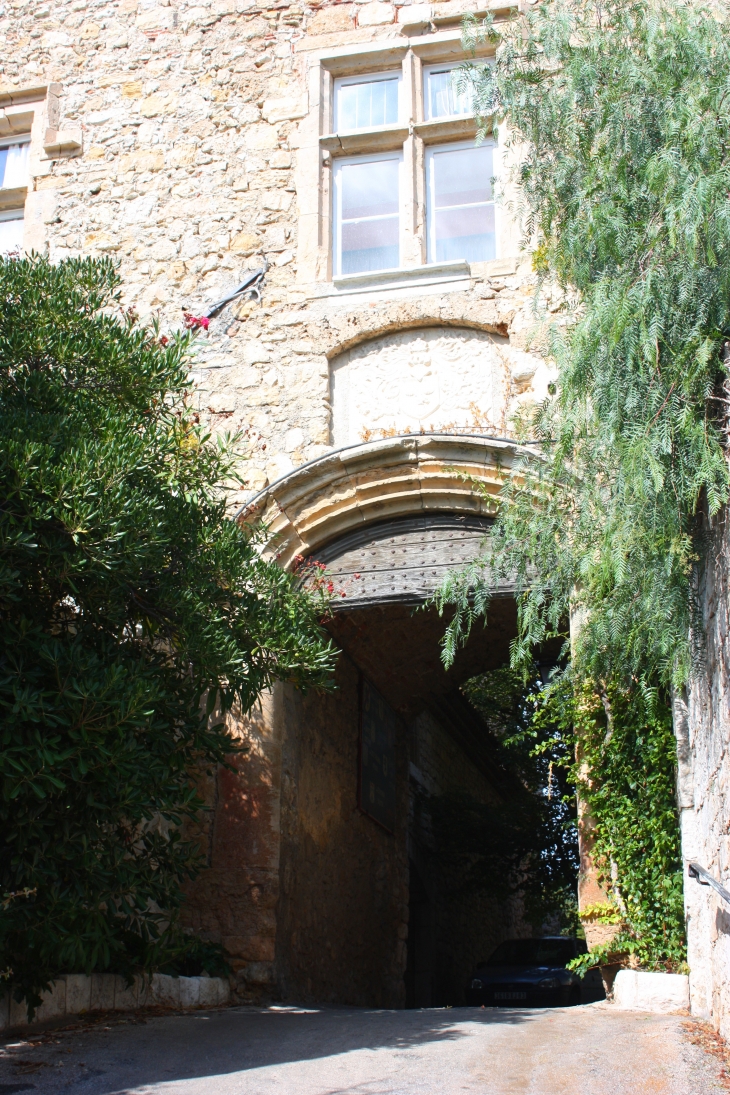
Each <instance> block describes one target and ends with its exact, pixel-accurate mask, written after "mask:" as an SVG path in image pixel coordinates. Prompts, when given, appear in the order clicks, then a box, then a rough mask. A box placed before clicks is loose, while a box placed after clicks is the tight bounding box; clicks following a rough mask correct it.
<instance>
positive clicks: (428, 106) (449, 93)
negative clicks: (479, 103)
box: [423, 64, 474, 121]
mask: <svg viewBox="0 0 730 1095" xmlns="http://www.w3.org/2000/svg"><path fill="white" fill-rule="evenodd" d="M458 67H459V66H458V64H443V65H428V66H427V67H426V68H424V70H423V102H424V107H425V114H426V120H427V121H431V120H432V119H434V118H454V117H458V116H459V115H464V114H467V115H468V114H473V113H474V103H473V95H472V91H471V88H470V87H464V88H457V86H456V80H455V77H454V73H455V71H456V69H457V68H458Z"/></svg>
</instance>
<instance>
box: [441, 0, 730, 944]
mask: <svg viewBox="0 0 730 1095" xmlns="http://www.w3.org/2000/svg"><path fill="white" fill-rule="evenodd" d="M497 32H498V33H497ZM464 37H465V43H466V45H467V46H473V45H474V43H475V42H476V41H477V40H478V39H480V38H481V39H485V38H486V39H493V40H495V41H496V42H498V46H497V52H496V59H495V63H494V64H493V65H490V66H488V67H482V68H477V67H476V66H475V67H473V68H472V69H471V70H470V71H468V72H465V73H464V75H463V77H462V78H463V79H465V80H468V81H469V82H471V84H472V86H473V87H474V90H475V95H476V101H477V109H478V113H479V115H480V118H481V135H482V136H484V135H485V134H486V132H487V131H488V129H489V126H490V122H489V119H490V118H491V117H497V118H498V119H499V124H500V126H502V128H503V136H502V138H501V139H503V140H504V141H505V143H506V144H508V145H510V146H511V147H512V150H513V154H514V156H515V159H516V161H517V168H516V175H517V181H518V182H519V189H520V194H521V199H520V202H521V208H520V213H521V216H522V220H523V227H524V235H525V239H526V241H528V242H529V244H530V246H531V248H532V249H533V254H534V260H533V262H534V268H535V271H536V275H537V277H538V288H541V287H542V286H545V285H550V287H551V290H552V291H553V292H558V293H560V292H562V293H563V301H564V303H563V314H562V316H561V317H560V319H561V321H562V325H561V324H560V323H553V324H552V325H550V324H548V323H546V322H544V320H545V317H544V316H542V317H541V316H540V315H539V307H538V308H537V312H538V314H536V321H538V320H540V319H542V320H543V334H545V331H547V333H546V335H545V337H546V339H547V340H549V341H548V350H549V352H550V354H551V355H552V358H553V360H554V363H555V365H556V369H557V380H556V384H555V385H554V387H553V391H552V393H551V397H550V398H548V399H547V400H546V401H545V402H544V403H543V404H542V405H540V406H538V407H537V408H535V409H534V411H533V412H532V413H529V412H526V413H524V414H523V416H522V419H521V421H520V422H519V423H518V432H519V436H521V437H522V438H523V439H529V440H531V441H532V442H534V447H533V451H534V458H531V459H528V460H526V461H525V464H524V466H523V468H522V471H523V473H524V478H523V480H522V482H520V480H519V479H517V480H512V482H511V483H506V484H505V489H504V492H503V499H502V507H501V513H500V516H499V520H498V522H497V531H496V535H495V536H493V537H492V542H491V545H490V548H489V551H488V552H487V553H486V554H485V555H484V557H483V558H482V559H481V560H479V561H478V562H477V564H475V566H473V567H472V568H471V569H470V571H468V572H465V573H463V574H462V575H459V576H456V577H454V579H452V580H451V581H450V582H449V583H448V585H447V586H446V587H445V588H444V590H443V591H442V603H444V604H445V603H447V602H450V603H452V604H454V605H455V606H456V614H455V617H454V621H453V623H452V624H451V626H450V628H449V631H448V634H447V639H446V644H445V656H446V658H447V659H449V658H450V657H452V656H453V652H454V649H455V647H456V645H457V643H458V641H459V639H460V637H461V636H463V634H464V633H465V632H466V631H468V629H469V627H470V626H471V624H472V622H473V621H474V619H475V618H476V617H478V616H479V615H481V614H484V613H485V612H486V610H487V606H488V601H489V593H488V590H489V586H490V584H492V582H493V581H494V579H495V577H500V576H505V575H509V576H510V577H511V578H512V579H513V580H516V582H517V587H518V591H519V593H518V615H519V625H518V637H517V639H516V641H515V643H514V645H513V649H512V661H513V664H515V665H519V664H525V663H527V662H528V661H529V659H530V657H531V651H532V650H534V649H535V647H536V646H539V645H540V644H541V643H542V642H544V641H545V640H546V639H548V638H550V637H551V636H555V635H557V634H560V633H561V632H562V633H564V631H565V627H566V619H567V617H568V615H569V614H570V613H573V614H574V619H576V620H580V628H579V629H576V630H577V631H578V633H577V637H576V638H575V641H574V649H573V667H572V676H573V681H574V686H575V688H576V694H579V693H580V692H581V691H582V689H583V687H584V683H583V682H585V681H593V682H595V687H596V688H597V689H598V691H599V692H602V693H603V697H604V699H605V700H606V702H605V703H604V704H602V705H601V706H602V707H603V708H604V711H603V714H602V715H601V713H600V711H597V713H596V719H597V720H598V723H599V724H600V723H601V719H603V720H604V725H603V735H604V737H605V736H606V735H607V733H608V730H607V727H606V719H607V717H608V718H609V719H611V718H612V720H613V725H614V726H618V725H619V724H620V723H621V720H622V719H623V720H625V729H626V735H625V737H622V735H618V736H617V732H616V731H615V730H614V736H613V737H612V738H611V739H610V744H611V749H610V750H609V753H610V754H611V755H610V757H609V755H608V754H606V755H603V754H601V753H600V751H599V752H598V753H596V752H595V751H594V752H593V753H592V763H594V765H595V767H594V768H593V770H592V776H591V786H587V785H586V786H584V792H585V794H586V795H587V797H588V801H589V804H591V805H592V806H593V805H594V804H595V803H596V802H597V799H596V798H595V794H594V790H593V789H594V788H597V787H599V786H600V785H601V783H602V782H604V786H608V783H609V782H610V780H611V779H612V778H613V776H611V775H610V773H613V774H614V775H615V774H616V773H617V772H618V771H619V769H620V768H621V765H622V764H623V763H624V762H626V764H627V765H628V764H629V762H630V758H631V757H632V756H633V757H634V759H636V758H640V759H641V761H642V765H645V764H646V763H647V758H648V757H650V756H652V755H655V756H659V755H661V756H662V757H665V751H666V747H667V746H666V726H667V725H668V723H667V719H668V714H667V708H666V700H667V697H668V692H669V689H670V688H671V687H672V686H674V687H681V686H682V685H683V684H684V683H685V682H686V680H687V678H688V675H689V673H690V670H691V665H692V661H693V657H694V656H695V653H696V652H695V651H693V650H692V649H691V641H690V635H691V634H692V633H693V632H692V623H693V620H694V619H695V612H696V606H695V604H694V600H693V576H694V572H695V565H696V563H697V562H698V560H699V558H700V556H701V552H702V546H703V545H702V538H701V534H700V528H701V522H700V520H699V516H700V515H701V514H702V513H703V512H705V513H707V514H709V515H713V514H715V513H717V511H718V510H719V509H720V507H721V506H723V505H724V504H725V502H726V501H727V498H728V487H729V485H730V483H729V472H728V463H727V459H726V448H725V445H726V437H725V394H726V390H725V381H726V377H727V371H726V367H725V362H724V358H725V349H726V340H727V338H728V335H729V334H730V159H729V158H728V155H727V149H728V147H729V142H730V110H728V107H727V103H728V102H729V101H730V98H729V97H728V93H729V92H730V27H729V26H728V25H727V23H722V22H720V21H718V20H717V19H715V18H714V16H713V15H712V13H711V12H709V11H705V10H701V9H697V8H694V7H692V6H685V5H683V4H679V3H673V2H671V0H659V3H654V2H652V3H649V2H647V0H630V2H629V3H626V2H623V0H605V2H601V3H598V2H595V0H584V2H575V0H574V2H572V3H571V2H566V0H562V2H558V3H554V4H549V5H548V4H543V5H541V6H539V7H538V8H537V9H535V10H532V11H530V12H529V13H527V14H526V15H523V16H520V17H518V18H515V19H513V20H511V21H509V22H507V23H505V24H500V25H499V26H497V25H495V24H494V23H493V22H492V21H491V20H487V21H486V22H484V23H482V24H477V23H476V22H475V21H474V20H471V21H470V22H467V24H466V25H465V32H464ZM538 295H539V294H538ZM700 633H701V626H695V628H694V634H695V635H698V634H700ZM649 695H653V696H655V705H654V707H653V708H652V710H651V711H650V710H649V709H648V708H647V707H646V704H645V697H647V696H649ZM662 704H663V705H664V708H663V710H662ZM612 705H615V706H616V707H617V711H618V712H619V713H618V714H617V715H612V714H611V708H612ZM652 712H653V713H652ZM606 713H608V714H606ZM599 716H600V717H599ZM619 752H620V754H621V755H620V756H619ZM622 758H623V759H622ZM665 759H666V757H665ZM667 764H668V762H666V763H665V762H664V761H663V762H662V764H661V765H660V769H661V772H662V773H663V775H662V776H661V779H660V783H661V787H659V786H658V785H656V784H655V785H653V786H652V789H653V794H654V795H655V796H656V797H655V798H654V799H651V800H649V801H647V800H646V799H645V798H644V797H643V795H644V792H643V791H642V790H640V783H641V781H638V782H637V786H636V789H635V791H634V792H631V788H630V786H629V784H628V783H626V782H624V783H623V787H624V789H625V791H626V795H627V796H628V797H625V798H624V799H623V800H622V801H624V803H625V804H626V803H628V802H629V801H631V802H633V806H632V807H631V808H630V809H629V807H628V806H626V808H625V809H624V807H619V806H618V805H616V808H615V811H614V813H611V811H610V809H609V807H606V809H607V810H608V813H606V812H605V810H604V812H603V815H602V817H603V820H602V821H601V822H599V824H598V830H597V835H598V845H597V852H598V854H599V857H600V855H601V854H602V855H603V856H604V860H605V862H606V863H607V864H608V863H609V862H610V861H611V860H612V861H613V863H614V864H617V863H618V862H619V859H620V858H621V857H620V855H619V852H618V851H617V849H618V845H619V844H620V843H621V841H623V840H625V841H626V842H627V845H626V846H627V848H628V845H629V844H630V843H631V841H632V840H633V839H634V838H633V836H632V835H631V834H632V832H633V833H634V834H635V833H637V832H638V831H639V828H637V826H638V825H639V815H640V813H641V812H642V811H646V810H647V809H648V810H650V811H651V812H652V815H653V822H652V825H653V828H652V830H651V833H650V832H649V831H648V830H647V832H646V836H645V841H646V843H645V851H646V852H647V854H648V853H649V852H650V850H651V848H652V846H653V842H654V841H656V840H659V841H660V843H662V846H663V847H665V848H666V849H669V848H670V847H671V848H672V849H673V851H672V852H671V853H670V852H669V851H667V856H666V859H665V861H664V867H663V868H662V869H663V870H664V871H665V872H666V880H667V881H666V887H667V890H666V892H667V897H666V901H665V903H664V905H663V909H664V913H665V914H666V916H665V919H666V923H667V924H671V925H673V926H672V927H670V928H668V929H667V930H668V932H669V937H671V938H669V937H668V938H669V941H668V942H667V945H666V947H664V948H663V947H662V945H661V944H660V943H659V942H658V941H657V942H656V947H655V949H654V951H652V953H653V955H654V958H653V960H654V961H655V962H657V963H661V962H662V961H664V960H666V961H668V962H671V961H673V960H674V959H673V958H672V956H676V954H678V953H679V952H680V950H681V931H680V927H679V925H678V923H677V918H676V916H675V913H674V912H672V911H671V910H672V909H675V905H674V904H673V902H674V897H673V896H671V895H674V894H675V893H676V889H677V886H678V885H679V883H678V881H677V880H678V875H677V871H678V870H679V862H680V861H679V850H678V836H677V819H676V811H675V810H674V809H669V808H668V806H667V803H668V801H669V798H668V796H669V788H670V784H671V782H672V773H671V771H670V768H669V767H667ZM626 770H627V771H628V768H627V769H626ZM641 770H642V771H643V770H644V768H641ZM617 778H618V777H617ZM657 778H659V776H657ZM619 782H621V781H619ZM629 792H631V793H629ZM596 793H598V792H597V791H596ZM632 796H633V797H632ZM604 805H605V804H604ZM601 809H603V807H601ZM632 811H633V813H632ZM629 815H631V816H632V817H633V821H631V818H630V816H629ZM610 818H613V819H614V821H615V825H614V826H613V829H612V830H611V833H610V835H609V829H610V828H611V825H610ZM621 819H622V820H621ZM632 826H633V829H632ZM620 833H623V835H620ZM627 856H628V852H627ZM627 862H628V859H626V860H625V863H627ZM637 869H638V868H637ZM652 869H653V868H652ZM624 870H625V871H626V870H628V868H627V867H626V866H625V867H624ZM647 872H648V873H647V880H646V882H645V883H641V882H640V880H639V875H636V876H635V877H634V880H633V881H631V882H630V881H629V880H628V878H627V877H626V876H624V877H623V878H621V877H620V876H619V878H618V880H617V881H616V882H615V884H614V886H613V893H614V896H615V898H616V900H617V901H619V902H620V900H622V898H621V895H622V894H624V895H625V894H626V893H627V892H628V890H629V889H630V890H631V892H632V893H644V896H642V897H641V902H640V903H641V904H642V908H643V910H644V912H643V913H642V916H644V914H646V916H648V905H649V903H650V901H651V900H654V898H651V897H650V896H649V894H650V891H651V892H653V893H655V896H656V894H658V892H659V891H652V887H651V885H650V883H649V881H648V877H649V873H650V872H649V869H648V868H647ZM613 874H614V875H615V874H616V871H615V870H614V871H613ZM639 874H640V871H639ZM642 887H644V889H643V890H642ZM656 899H657V900H660V899H659V897H657V898H656ZM623 900H624V903H625V904H626V902H625V897H624V899H623ZM660 903H661V902H660ZM632 907H633V906H632ZM675 911H676V909H675ZM632 915H633V914H632ZM639 919H641V918H639ZM632 923H634V927H635V931H634V934H635V935H637V937H638V936H641V935H642V933H644V932H645V920H644V921H642V924H643V925H644V926H642V925H641V924H639V922H638V921H635V922H634V921H632ZM629 930H630V931H631V930H634V929H633V928H631V925H629ZM647 930H648V929H647ZM646 960H647V961H648V960H649V958H648V957H647V958H646Z"/></svg>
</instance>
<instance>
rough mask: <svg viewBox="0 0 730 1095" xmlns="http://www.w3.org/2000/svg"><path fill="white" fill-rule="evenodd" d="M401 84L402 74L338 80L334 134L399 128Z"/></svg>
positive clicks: (395, 73)
mask: <svg viewBox="0 0 730 1095" xmlns="http://www.w3.org/2000/svg"><path fill="white" fill-rule="evenodd" d="M399 84H400V73H399V72H385V73H382V74H381V75H378V76H347V77H346V78H344V79H342V80H337V81H335V132H336V133H348V132H351V131H352V130H355V129H374V128H376V127H377V126H381V125H396V124H397V122H398V86H399Z"/></svg>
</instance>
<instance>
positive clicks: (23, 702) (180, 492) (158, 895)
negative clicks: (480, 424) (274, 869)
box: [0, 256, 332, 1008]
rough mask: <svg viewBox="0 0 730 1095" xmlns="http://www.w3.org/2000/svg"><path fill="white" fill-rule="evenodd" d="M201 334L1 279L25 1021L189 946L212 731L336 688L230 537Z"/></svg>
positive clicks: (1, 638) (13, 771) (227, 738)
mask: <svg viewBox="0 0 730 1095" xmlns="http://www.w3.org/2000/svg"><path fill="white" fill-rule="evenodd" d="M191 338H192V336H191V334H190V333H178V334H172V335H170V336H169V337H166V336H161V335H160V333H159V331H158V330H157V329H155V328H154V327H153V328H147V327H142V326H139V325H138V324H137V323H136V322H135V318H134V316H133V315H131V314H130V313H128V312H126V313H125V312H124V311H123V310H122V309H121V306H120V282H119V278H118V275H117V273H116V270H115V267H114V265H113V264H112V263H111V262H110V261H108V260H66V261H63V262H61V263H59V264H57V265H51V264H50V263H49V262H48V261H47V260H45V259H43V258H41V257H39V256H31V257H30V258H27V259H24V260H17V259H3V260H0V497H1V498H2V504H1V506H0V618H1V621H2V626H1V627H0V710H1V712H2V752H1V753H0V780H1V781H2V782H1V784H0V786H1V788H2V794H1V796H0V834H1V835H0V879H1V885H2V890H1V891H0V899H2V898H3V897H4V898H6V900H2V905H1V906H0V969H2V970H4V971H5V974H4V976H5V978H6V981H8V982H9V983H10V984H11V985H12V987H13V989H14V990H15V992H16V995H17V998H18V999H20V998H22V997H23V996H25V998H26V999H27V1000H28V1002H29V1003H30V1005H31V1008H32V1006H33V1005H34V1004H37V1003H38V1000H39V996H38V992H39V990H40V989H41V988H42V987H43V986H44V985H46V984H48V982H49V981H50V980H51V979H52V978H53V977H54V976H55V975H57V974H58V973H61V972H78V971H85V972H87V973H88V972H91V971H92V970H104V969H109V970H115V971H119V972H123V973H127V974H130V973H131V972H133V971H134V970H135V969H145V968H146V969H151V968H153V967H154V966H155V965H160V964H164V963H165V961H166V960H169V958H170V954H171V953H176V948H177V951H179V950H180V939H179V932H178V929H177V927H176V910H177V909H178V907H179V905H180V902H181V899H182V894H181V888H180V887H181V883H182V882H183V881H184V880H185V879H186V878H188V877H190V876H191V875H192V874H193V873H194V871H195V869H196V865H197V863H198V858H197V850H196V848H195V847H194V845H192V844H191V843H190V842H189V841H186V840H185V839H184V838H183V835H182V831H181V823H182V822H183V821H184V819H185V818H191V817H194V816H195V815H196V813H197V811H198V810H199V808H200V806H201V805H202V804H201V802H200V800H199V798H198V796H197V794H196V791H195V788H194V777H195V775H196V774H197V773H199V772H200V770H201V769H202V770H206V769H208V770H209V769H211V767H212V766H215V765H217V764H220V763H225V761H226V757H227V756H229V755H230V754H231V753H233V752H235V750H236V748H237V746H236V744H235V742H234V740H233V738H232V737H231V735H230V733H229V731H228V729H227V727H226V722H225V716H226V714H227V713H228V712H229V711H230V710H231V708H232V707H233V705H234V704H237V705H238V706H239V707H240V710H241V711H243V712H246V711H247V710H248V709H249V708H250V707H251V705H252V704H253V702H254V701H255V700H256V698H257V697H258V696H259V695H260V693H261V691H262V690H263V689H266V688H269V687H270V686H271V685H272V684H273V683H274V682H275V681H277V680H289V681H293V682H294V683H295V684H297V685H299V686H302V687H304V686H324V685H326V683H327V682H328V679H329V676H330V673H331V670H332V648H331V646H330V643H329V642H328V640H327V639H326V637H325V635H324V633H323V631H322V630H321V628H320V626H319V617H320V614H321V609H322V604H321V602H320V599H319V598H317V597H313V596H311V595H310V594H307V593H306V592H305V591H303V590H300V589H298V588H297V585H296V580H295V579H294V578H293V577H292V576H291V575H288V574H286V573H285V572H283V571H282V570H281V569H280V568H279V567H278V566H277V565H276V564H275V563H269V562H266V561H265V560H264V559H263V558H262V556H261V554H260V552H259V551H258V550H257V545H256V541H255V536H254V534H253V533H252V532H251V531H249V530H246V529H244V528H242V527H241V526H240V525H239V524H237V523H236V522H235V521H233V520H231V519H230V517H231V515H230V514H229V512H228V506H227V501H226V497H227V491H228V489H229V488H230V486H231V485H232V484H234V483H235V482H237V481H239V471H238V461H237V458H236V453H235V440H236V439H235V438H230V437H228V438H223V439H221V438H218V439H215V440H214V439H213V438H211V437H210V436H209V435H208V434H207V433H206V432H205V431H204V430H203V428H202V427H201V426H200V425H199V424H198V421H197V417H196V415H195V414H194V413H193V411H192V409H191V400H190V391H191V389H190V380H189V369H190V350H191ZM176 932H177V933H178V934H176ZM9 971H10V972H9Z"/></svg>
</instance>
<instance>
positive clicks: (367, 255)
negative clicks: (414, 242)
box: [334, 153, 402, 275]
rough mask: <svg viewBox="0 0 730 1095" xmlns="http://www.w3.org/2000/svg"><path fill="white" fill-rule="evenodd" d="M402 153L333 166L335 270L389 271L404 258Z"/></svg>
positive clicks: (341, 272)
mask: <svg viewBox="0 0 730 1095" xmlns="http://www.w3.org/2000/svg"><path fill="white" fill-rule="evenodd" d="M401 159H402V156H401V154H400V153H389V154H388V153H386V154H383V155H379V156H358V157H357V158H355V157H353V158H350V159H346V160H339V161H338V162H337V164H336V166H335V217H334V221H335V224H334V228H335V271H336V274H339V275H342V274H359V273H364V272H366V271H368V270H389V269H392V268H394V267H397V266H398V265H399V262H400V216H399V211H400V164H401Z"/></svg>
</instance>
